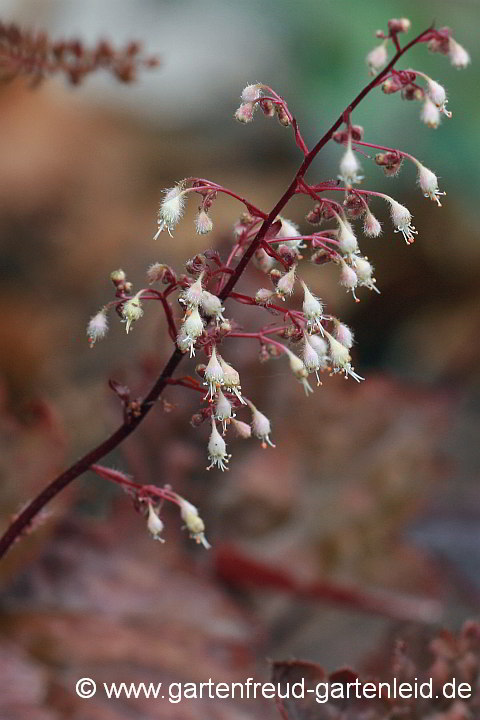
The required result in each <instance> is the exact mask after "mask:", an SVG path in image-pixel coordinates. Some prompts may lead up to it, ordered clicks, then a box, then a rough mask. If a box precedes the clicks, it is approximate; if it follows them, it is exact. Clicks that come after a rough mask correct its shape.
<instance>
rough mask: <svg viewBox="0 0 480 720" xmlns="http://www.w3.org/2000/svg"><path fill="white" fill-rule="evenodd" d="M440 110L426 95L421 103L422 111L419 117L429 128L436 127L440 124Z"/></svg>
mask: <svg viewBox="0 0 480 720" xmlns="http://www.w3.org/2000/svg"><path fill="white" fill-rule="evenodd" d="M440 118H441V114H440V110H439V109H438V108H437V106H436V105H435V103H434V102H432V100H430V98H429V97H428V96H427V97H426V98H425V102H424V103H423V105H422V112H421V113H420V119H421V121H422V122H423V123H425V125H427V126H428V127H429V128H437V127H438V126H439V125H440Z"/></svg>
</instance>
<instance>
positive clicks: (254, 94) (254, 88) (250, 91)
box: [241, 83, 262, 103]
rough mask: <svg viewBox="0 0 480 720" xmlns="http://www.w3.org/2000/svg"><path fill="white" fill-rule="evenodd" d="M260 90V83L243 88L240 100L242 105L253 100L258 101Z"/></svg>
mask: <svg viewBox="0 0 480 720" xmlns="http://www.w3.org/2000/svg"><path fill="white" fill-rule="evenodd" d="M261 90H262V84H261V83H255V84H253V85H247V87H245V88H243V90H242V95H241V100H242V103H253V102H255V100H258V99H259V98H260V95H261Z"/></svg>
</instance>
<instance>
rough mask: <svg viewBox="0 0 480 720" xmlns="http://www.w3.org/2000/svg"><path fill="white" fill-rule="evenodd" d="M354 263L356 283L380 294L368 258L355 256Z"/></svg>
mask: <svg viewBox="0 0 480 720" xmlns="http://www.w3.org/2000/svg"><path fill="white" fill-rule="evenodd" d="M354 265H355V272H356V274H357V278H358V284H359V285H361V286H362V287H367V288H368V289H369V290H375V292H376V293H378V294H379V295H380V290H379V289H378V288H377V286H376V284H375V283H376V280H375V278H374V277H373V266H372V264H371V263H370V262H369V261H368V259H367V258H365V257H361V256H358V257H355V260H354ZM344 344H345V343H344Z"/></svg>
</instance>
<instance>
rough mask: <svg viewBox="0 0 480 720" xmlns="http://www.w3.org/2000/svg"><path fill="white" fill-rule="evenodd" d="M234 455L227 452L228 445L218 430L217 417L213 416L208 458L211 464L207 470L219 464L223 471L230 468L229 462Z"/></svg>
mask: <svg viewBox="0 0 480 720" xmlns="http://www.w3.org/2000/svg"><path fill="white" fill-rule="evenodd" d="M231 457H232V456H231V455H229V454H228V453H227V445H226V443H225V440H224V439H223V438H222V436H221V435H220V433H219V432H218V430H217V424H216V422H215V418H214V417H212V432H211V434H210V439H209V441H208V459H209V460H210V465H209V466H208V467H207V470H211V469H212V468H213V467H215V466H217V467H218V468H219V469H220V470H221V471H222V472H225V470H228V467H227V465H228V462H229V460H230V458H231Z"/></svg>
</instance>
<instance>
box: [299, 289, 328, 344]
mask: <svg viewBox="0 0 480 720" xmlns="http://www.w3.org/2000/svg"><path fill="white" fill-rule="evenodd" d="M300 282H301V284H302V287H303V293H304V296H303V305H302V310H303V314H304V315H305V317H306V319H307V328H308V330H309V331H310V332H313V331H314V330H315V329H318V330H320V332H321V333H322V334H323V327H322V319H323V303H322V302H321V301H320V300H319V299H318V298H317V297H315V295H313V294H312V293H311V292H310V290H309V289H308V287H307V286H306V285H305V283H304V282H303V280H301V281H300Z"/></svg>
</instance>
